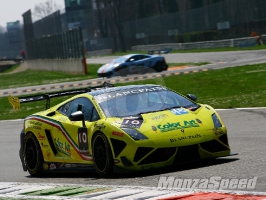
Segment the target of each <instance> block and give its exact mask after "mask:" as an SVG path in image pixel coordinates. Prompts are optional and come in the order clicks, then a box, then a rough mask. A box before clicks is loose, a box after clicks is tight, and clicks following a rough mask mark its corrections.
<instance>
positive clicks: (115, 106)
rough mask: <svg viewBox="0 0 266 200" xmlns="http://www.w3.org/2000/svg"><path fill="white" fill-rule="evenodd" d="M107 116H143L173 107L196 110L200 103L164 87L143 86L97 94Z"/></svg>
mask: <svg viewBox="0 0 266 200" xmlns="http://www.w3.org/2000/svg"><path fill="white" fill-rule="evenodd" d="M95 100H96V101H98V103H99V105H100V107H101V108H102V110H103V112H104V113H105V115H106V116H107V117H128V116H141V114H144V113H150V112H158V111H162V110H168V109H173V108H181V107H182V108H187V109H190V110H196V109H197V108H199V105H198V104H195V103H194V102H192V101H190V100H189V99H187V98H185V97H183V96H182V95H180V94H178V93H175V92H173V91H171V90H168V89H166V88H163V87H154V86H153V87H144V88H143V87H142V88H136V89H135V88H134V89H131V90H121V91H115V92H109V93H105V94H102V95H99V96H95Z"/></svg>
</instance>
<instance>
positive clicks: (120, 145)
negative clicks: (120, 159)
mask: <svg viewBox="0 0 266 200" xmlns="http://www.w3.org/2000/svg"><path fill="white" fill-rule="evenodd" d="M110 140H111V143H112V146H113V149H114V153H115V157H117V156H118V155H119V154H120V153H121V152H122V151H123V150H124V148H125V147H126V146H127V144H126V143H125V142H124V141H121V140H116V139H113V138H111V139H110Z"/></svg>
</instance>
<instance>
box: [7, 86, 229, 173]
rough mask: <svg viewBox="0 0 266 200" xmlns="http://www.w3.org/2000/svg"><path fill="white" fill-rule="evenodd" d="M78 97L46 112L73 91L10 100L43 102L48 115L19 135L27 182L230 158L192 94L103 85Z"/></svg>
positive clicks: (222, 132)
mask: <svg viewBox="0 0 266 200" xmlns="http://www.w3.org/2000/svg"><path fill="white" fill-rule="evenodd" d="M76 93H81V94H77V95H75V96H74V97H72V98H69V99H68V100H66V101H64V102H62V103H60V104H58V105H56V106H53V107H51V108H49V100H50V98H53V97H57V96H63V95H68V94H75V91H70V92H62V93H60V92H59V93H52V94H48V95H47V94H46V95H40V96H31V97H26V98H23V99H15V98H10V102H11V103H12V104H13V105H14V104H15V103H14V102H15V101H16V103H19V104H20V103H26V102H31V101H39V100H45V99H46V100H47V107H48V108H47V109H46V110H45V111H42V112H38V113H36V114H33V115H30V116H28V117H27V118H26V119H25V120H24V127H23V130H22V132H21V134H20V140H21V143H20V145H21V147H20V158H21V161H22V166H23V169H24V170H25V171H26V170H28V172H29V173H30V174H31V175H32V176H38V175H40V174H42V173H43V172H44V171H56V170H72V169H75V170H88V169H91V168H94V169H95V171H96V172H97V173H98V175H99V176H108V175H110V174H111V173H113V170H114V168H117V169H122V170H129V171H132V170H133V171H135V170H147V169H151V168H158V167H163V166H168V165H173V164H178V163H184V162H191V161H196V160H202V159H210V158H217V157H224V156H229V155H231V150H230V147H229V144H228V137H227V130H226V127H225V125H224V123H223V122H222V120H221V118H220V116H219V115H218V114H217V112H216V111H215V110H214V109H213V108H212V107H211V106H209V105H205V104H199V103H196V102H195V101H196V96H195V95H192V94H189V95H187V96H183V95H181V94H179V93H177V92H175V91H172V90H170V89H168V88H166V87H163V86H160V85H129V86H119V87H114V86H112V85H108V84H105V85H103V86H102V87H99V88H90V89H87V90H81V91H78V92H76ZM12 101H13V102H12ZM18 101H19V102H18ZM19 106H20V105H16V107H19Z"/></svg>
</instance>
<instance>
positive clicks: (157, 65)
mask: <svg viewBox="0 0 266 200" xmlns="http://www.w3.org/2000/svg"><path fill="white" fill-rule="evenodd" d="M154 70H155V71H156V72H161V71H163V62H162V61H157V62H156V63H155V65H154Z"/></svg>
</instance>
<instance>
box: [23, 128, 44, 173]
mask: <svg viewBox="0 0 266 200" xmlns="http://www.w3.org/2000/svg"><path fill="white" fill-rule="evenodd" d="M24 155H25V162H26V166H27V170H28V172H29V173H30V174H31V175H32V176H39V175H41V173H42V165H43V155H42V151H41V148H40V145H39V143H38V141H37V139H36V137H35V136H34V134H33V133H28V134H27V135H26V139H25V146H24Z"/></svg>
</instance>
